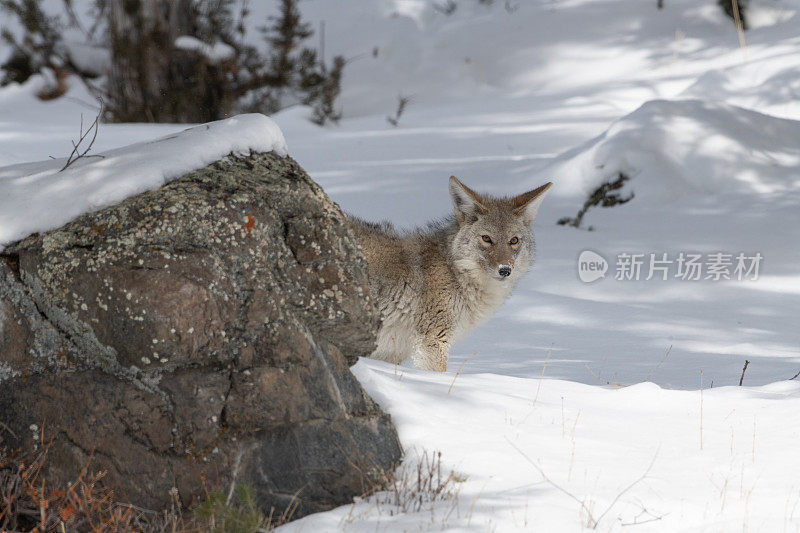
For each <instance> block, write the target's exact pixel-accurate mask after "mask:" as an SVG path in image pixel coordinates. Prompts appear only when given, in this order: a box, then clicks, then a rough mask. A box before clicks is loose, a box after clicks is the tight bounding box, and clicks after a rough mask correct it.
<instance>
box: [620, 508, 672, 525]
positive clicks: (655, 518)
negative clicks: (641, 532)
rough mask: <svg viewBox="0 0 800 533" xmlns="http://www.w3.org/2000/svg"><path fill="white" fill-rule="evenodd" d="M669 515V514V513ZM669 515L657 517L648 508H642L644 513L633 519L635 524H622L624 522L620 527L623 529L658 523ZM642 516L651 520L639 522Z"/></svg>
mask: <svg viewBox="0 0 800 533" xmlns="http://www.w3.org/2000/svg"><path fill="white" fill-rule="evenodd" d="M667 514H669V513H667ZM667 514H663V515H656V514H653V513H651V512H650V511H648V510H647V509H646V508H644V507H642V512H641V513H639V514H638V515H636V516H634V517H633V522H622V521H620V525H621V526H622V527H625V526H639V525H642V524H647V523H650V522H657V521H659V520H661V519H662V518H664V517H665V516H667ZM642 515H645V516H648V517H650V518H648V519H647V520H639V518H640V517H641V516H642Z"/></svg>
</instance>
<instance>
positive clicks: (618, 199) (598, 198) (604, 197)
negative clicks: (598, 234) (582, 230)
mask: <svg viewBox="0 0 800 533" xmlns="http://www.w3.org/2000/svg"><path fill="white" fill-rule="evenodd" d="M629 179H630V178H629V177H628V175H627V174H625V173H624V172H620V173H619V174H618V177H617V179H616V180H614V181H610V180H609V181H606V182H604V183H602V184H601V185H600V186H599V187H597V188H596V189H595V190H594V191H592V193H591V194H590V195H589V198H588V199H587V200H586V201H585V202H584V203H583V207H581V208H580V210H578V214H577V215H575V216H574V217H563V218H560V219H559V220H558V222H557V224H559V225H560V226H572V227H573V228H578V227H580V225H581V222H582V221H583V216H584V215H585V214H586V212H587V211H588V210H589V209H590V208H592V207H594V206H597V205H599V206H601V207H614V206H615V205H621V204H624V203H627V202H630V201H631V200H632V199H633V196H634V195H633V192H631V194H630V195H629V196H628V197H625V198H623V197H622V196H621V195H620V194H619V192H616V191H619V190H620V189H621V188H622V186H623V185H625V182H626V181H628V180H629ZM591 229H592V228H591V226H590V227H589V230H591Z"/></svg>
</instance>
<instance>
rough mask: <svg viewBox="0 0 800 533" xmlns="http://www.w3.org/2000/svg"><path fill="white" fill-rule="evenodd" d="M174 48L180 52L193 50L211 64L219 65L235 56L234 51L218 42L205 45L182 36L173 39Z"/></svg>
mask: <svg viewBox="0 0 800 533" xmlns="http://www.w3.org/2000/svg"><path fill="white" fill-rule="evenodd" d="M174 44H175V48H179V49H180V50H193V51H195V52H197V53H199V54H202V55H204V56H205V58H206V59H208V60H209V61H210V62H211V63H219V62H220V61H227V60H228V59H233V57H234V56H235V55H236V50H234V48H233V47H232V46H231V45H229V44H225V43H221V42H219V41H217V42H215V43H214V44H207V43H204V42H203V41H201V40H200V39H197V38H195V37H190V36H188V35H182V36H180V37H178V38H177V39H175V43H174Z"/></svg>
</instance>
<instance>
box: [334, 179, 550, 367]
mask: <svg viewBox="0 0 800 533" xmlns="http://www.w3.org/2000/svg"><path fill="white" fill-rule="evenodd" d="M550 185H551V184H550V183H547V184H546V185H543V186H541V187H539V188H538V189H535V190H532V191H529V192H526V193H524V194H521V195H519V196H515V197H513V198H493V197H490V196H483V195H480V194H478V193H476V192H475V191H473V190H471V189H470V188H468V187H467V186H466V185H464V184H462V183H461V182H460V181H458V179H456V178H455V177H454V176H453V177H451V178H450V197H451V199H452V200H453V207H454V215H453V216H451V217H450V218H448V219H445V220H444V221H442V222H436V223H431V224H429V225H428V226H427V227H425V228H423V229H420V230H417V231H413V232H408V233H402V234H401V233H399V232H397V231H396V230H394V228H392V226H391V225H389V224H388V223H384V224H374V223H370V222H365V221H363V220H359V219H357V218H353V217H351V218H350V225H351V228H352V229H353V231H354V232H355V235H356V238H357V239H358V241H359V243H360V244H361V247H362V249H363V250H364V255H365V257H366V259H367V266H368V274H369V281H370V294H371V296H372V298H373V300H374V301H375V304H376V307H377V308H378V310H379V311H380V314H381V320H382V322H381V327H380V330H379V331H378V342H377V348H376V349H375V351H374V352H373V353H372V355H371V357H373V358H375V359H381V360H383V361H389V362H398V363H399V362H402V361H404V360H406V359H408V358H409V357H411V358H413V360H414V364H415V365H416V366H417V367H419V368H424V369H428V370H439V371H444V370H447V358H448V351H449V348H450V345H451V344H452V343H454V342H455V341H457V340H458V339H459V338H460V337H461V336H463V335H464V334H466V333H467V332H469V331H470V330H471V329H472V328H474V327H475V326H477V325H478V324H480V323H482V322H484V321H485V320H487V319H488V318H489V317H490V316H491V315H492V314H493V313H494V311H495V310H496V309H497V308H498V307H499V306H500V305H501V304H502V303H503V302H504V301H505V300H506V298H508V296H509V295H510V294H511V291H512V289H513V288H514V286H515V285H516V283H517V281H518V280H519V279H520V277H522V275H523V274H524V273H525V271H527V269H528V268H529V267H530V265H531V263H532V262H533V250H534V242H533V234H532V232H531V228H530V225H531V222H533V219H534V217H535V216H536V212H537V210H538V209H539V205H540V204H541V202H542V199H543V198H544V196H545V193H546V192H547V190H548V189H549V188H550Z"/></svg>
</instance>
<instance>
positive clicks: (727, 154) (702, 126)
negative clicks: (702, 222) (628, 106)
mask: <svg viewBox="0 0 800 533" xmlns="http://www.w3.org/2000/svg"><path fill="white" fill-rule="evenodd" d="M798 139H800V121H795V120H787V119H781V118H775V117H771V116H769V115H764V114H761V113H757V112H755V111H750V110H747V109H743V108H740V107H736V106H732V105H728V104H723V103H714V102H704V101H700V100H679V101H667V100H653V101H649V102H646V103H645V104H643V105H642V106H641V107H640V108H639V109H637V110H636V111H634V112H633V113H630V114H629V115H626V116H624V117H622V118H621V119H619V120H617V121H615V122H614V123H613V124H612V125H611V126H610V127H609V128H608V129H607V130H606V131H605V132H603V133H602V134H601V135H599V136H598V137H595V138H594V139H592V140H590V141H588V142H587V143H585V144H583V145H581V146H578V147H576V148H573V149H571V150H568V151H567V152H565V153H564V154H562V155H561V156H559V157H557V158H556V159H555V160H554V161H553V163H551V164H550V165H548V166H547V167H546V168H545V169H544V170H543V171H542V172H541V174H542V175H544V176H548V177H549V176H552V177H553V178H554V179H555V180H556V185H557V187H556V189H557V190H560V192H561V193H562V194H563V193H573V194H586V193H588V192H590V191H592V190H594V189H595V188H596V187H597V186H598V185H600V184H601V183H603V182H604V181H607V180H609V179H612V180H613V179H616V177H617V175H618V174H619V173H620V172H621V173H624V174H627V175H628V176H629V177H631V178H633V179H632V180H631V181H630V185H629V187H630V188H631V189H632V190H633V191H634V192H635V193H636V197H637V201H650V202H661V201H664V200H674V199H677V198H679V197H681V196H683V195H685V194H687V193H690V192H701V193H714V194H726V193H743V194H751V193H759V194H771V193H781V192H785V191H787V190H793V189H797V188H798V186H800V143H798V141H797V140H798ZM537 179H538V180H540V179H541V178H537ZM533 181H536V180H533ZM537 182H538V181H537Z"/></svg>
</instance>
